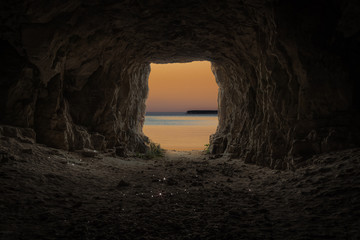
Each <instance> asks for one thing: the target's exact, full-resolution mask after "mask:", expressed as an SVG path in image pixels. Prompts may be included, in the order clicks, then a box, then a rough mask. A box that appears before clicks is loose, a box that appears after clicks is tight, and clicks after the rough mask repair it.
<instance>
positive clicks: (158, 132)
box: [143, 61, 219, 151]
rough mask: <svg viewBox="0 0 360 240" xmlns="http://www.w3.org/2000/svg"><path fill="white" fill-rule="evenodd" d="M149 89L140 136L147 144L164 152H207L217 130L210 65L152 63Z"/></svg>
mask: <svg viewBox="0 0 360 240" xmlns="http://www.w3.org/2000/svg"><path fill="white" fill-rule="evenodd" d="M148 86H149V94H148V98H147V100H146V115H145V122H144V126H143V132H144V134H145V135H146V136H147V137H149V138H150V141H151V142H155V143H158V144H160V145H161V147H162V148H163V149H166V150H175V151H191V150H204V149H206V148H208V146H209V137H210V135H212V134H214V133H215V131H216V129H217V126H218V116H217V109H218V101H217V95H218V88H219V87H218V85H217V83H216V81H215V76H214V74H213V73H212V71H211V63H210V62H208V61H193V62H187V63H168V64H164V63H162V64H156V63H152V64H151V72H150V76H149V79H148ZM188 111H189V112H188Z"/></svg>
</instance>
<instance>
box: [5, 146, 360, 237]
mask: <svg viewBox="0 0 360 240" xmlns="http://www.w3.org/2000/svg"><path fill="white" fill-rule="evenodd" d="M0 152H2V154H1V156H0V160H1V162H0V164H1V165H0V193H1V194H0V239H360V234H359V226H360V149H351V150H346V151H342V152H336V153H329V154H324V155H320V156H316V157H314V158H313V159H312V161H311V162H312V164H311V165H309V166H307V167H304V168H301V169H297V170H296V171H276V170H271V169H268V168H263V167H259V166H255V165H249V164H245V163H244V162H243V161H242V160H239V159H228V158H218V159H209V156H206V155H204V154H203V153H202V152H201V151H192V152H174V151H168V152H167V153H166V156H165V157H164V158H158V159H152V160H144V159H138V158H128V159H122V158H115V157H112V156H111V154H97V155H96V156H94V157H84V156H83V155H82V154H81V153H69V152H66V151H62V150H56V149H51V148H46V147H44V146H41V145H36V144H27V143H20V142H17V141H15V140H13V139H8V140H7V141H3V140H1V142H0Z"/></svg>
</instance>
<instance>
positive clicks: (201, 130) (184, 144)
mask: <svg viewBox="0 0 360 240" xmlns="http://www.w3.org/2000/svg"><path fill="white" fill-rule="evenodd" d="M217 125H218V116H217V114H187V113H184V112H148V113H146V115H145V123H144V127H143V132H144V133H145V135H146V136H148V137H149V138H150V140H151V141H153V142H155V143H158V144H160V146H161V147H162V148H164V149H167V150H176V151H192V150H204V149H205V145H206V144H208V143H209V137H210V135H211V134H214V133H215V131H216V128H217Z"/></svg>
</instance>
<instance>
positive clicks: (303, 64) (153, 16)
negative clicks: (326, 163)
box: [0, 0, 360, 168]
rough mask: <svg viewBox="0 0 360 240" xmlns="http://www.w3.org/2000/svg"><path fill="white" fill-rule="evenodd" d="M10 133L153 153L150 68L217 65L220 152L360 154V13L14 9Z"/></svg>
mask: <svg viewBox="0 0 360 240" xmlns="http://www.w3.org/2000/svg"><path fill="white" fill-rule="evenodd" d="M1 5H2V6H1V10H0V11H1V27H2V29H3V30H2V32H1V46H0V47H1V52H2V53H4V54H2V55H1V57H0V61H1V73H2V74H1V78H0V85H1V105H0V110H1V115H0V122H2V123H3V124H8V125H14V126H18V127H26V128H33V129H34V130H35V132H36V136H37V141H38V142H41V143H46V144H48V145H49V146H54V147H59V148H64V149H70V150H72V149H81V148H84V147H86V148H95V149H100V150H103V149H106V148H113V147H115V146H122V147H125V148H126V149H128V150H130V151H144V150H145V148H146V141H147V138H146V137H145V136H144V135H143V133H142V124H143V120H144V113H145V100H146V97H147V91H148V88H147V79H148V75H149V72H150V68H149V63H151V62H156V63H165V62H187V61H193V60H208V61H211V62H212V67H213V72H214V74H215V76H216V79H217V82H218V84H219V86H220V89H219V126H218V129H217V132H216V133H215V134H214V135H213V136H212V137H211V146H210V150H211V151H212V153H214V154H218V153H224V154H228V155H230V156H236V157H241V158H244V159H245V160H246V161H247V162H251V163H257V164H261V165H265V166H270V167H273V168H291V167H294V166H298V165H299V164H301V163H302V162H303V160H304V159H306V158H307V157H309V156H311V155H313V154H317V153H320V152H327V151H332V150H339V149H343V148H349V147H353V146H358V145H359V141H360V140H359V136H360V134H359V122H360V121H359V120H360V119H359V105H360V104H359V102H360V97H359V94H358V92H359V90H360V89H359V81H358V80H357V79H358V76H359V68H358V66H360V62H359V61H360V60H359V59H360V58H359V52H360V47H359V46H360V44H359V42H360V40H359V35H360V31H359V30H360V29H359V26H360V24H359V22H360V18H359V14H358V13H359V12H360V9H359V8H360V7H359V3H357V1H355V0H343V1H325V0H319V1H316V3H314V2H313V1H308V0H305V1H285V0H268V1H260V0H244V1H236V0H226V1H212V0H210V1H195V0H180V1H164V0H154V1H145V0H138V1H121V2H119V1H96V0H93V1H80V0H74V1H71V2H66V1H65V2H64V1H53V2H51V3H49V2H47V1H42V0H36V1H18V2H15V3H14V2H13V1H11V2H10V1H2V3H1Z"/></svg>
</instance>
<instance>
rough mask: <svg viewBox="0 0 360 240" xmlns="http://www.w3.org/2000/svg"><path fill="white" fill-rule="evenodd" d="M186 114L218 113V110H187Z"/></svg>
mask: <svg viewBox="0 0 360 240" xmlns="http://www.w3.org/2000/svg"><path fill="white" fill-rule="evenodd" d="M186 113H187V114H218V110H189V111H187V112H186Z"/></svg>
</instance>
